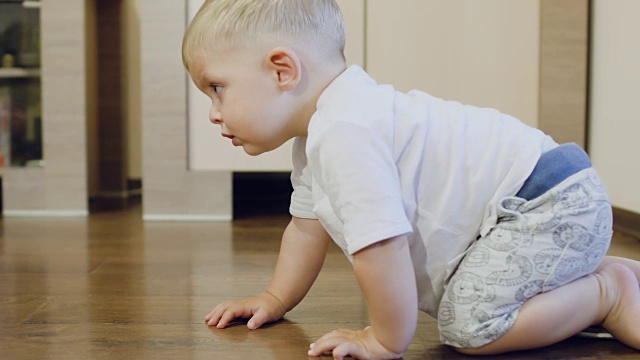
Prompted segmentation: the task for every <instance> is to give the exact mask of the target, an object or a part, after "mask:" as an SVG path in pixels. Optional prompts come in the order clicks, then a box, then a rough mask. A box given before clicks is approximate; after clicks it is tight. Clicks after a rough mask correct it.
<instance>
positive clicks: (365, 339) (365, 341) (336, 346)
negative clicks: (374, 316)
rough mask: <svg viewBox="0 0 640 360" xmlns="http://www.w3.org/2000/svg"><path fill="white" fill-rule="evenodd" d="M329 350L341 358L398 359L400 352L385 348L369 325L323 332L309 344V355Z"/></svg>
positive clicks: (335, 357)
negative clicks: (361, 328)
mask: <svg viewBox="0 0 640 360" xmlns="http://www.w3.org/2000/svg"><path fill="white" fill-rule="evenodd" d="M328 351H331V352H332V353H333V358H334V359H338V360H342V359H344V358H345V357H346V356H349V355H351V357H353V358H356V359H371V360H388V359H399V358H401V357H402V354H394V353H392V352H390V351H389V350H387V349H386V348H385V347H384V346H382V344H380V342H378V340H377V339H376V337H375V336H374V333H373V328H372V327H371V326H369V327H367V328H366V329H364V330H358V331H354V330H345V329H340V330H335V331H332V332H330V333H328V334H325V335H324V336H322V337H321V338H320V339H318V340H317V341H316V342H315V343H313V344H311V350H309V356H321V355H322V354H323V353H325V352H328Z"/></svg>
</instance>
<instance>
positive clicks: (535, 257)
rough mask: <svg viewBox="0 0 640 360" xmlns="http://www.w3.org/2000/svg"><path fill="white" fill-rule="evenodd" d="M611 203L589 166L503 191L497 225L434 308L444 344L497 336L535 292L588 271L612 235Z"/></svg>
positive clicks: (470, 343)
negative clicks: (527, 194) (547, 183)
mask: <svg viewBox="0 0 640 360" xmlns="http://www.w3.org/2000/svg"><path fill="white" fill-rule="evenodd" d="M612 222H613V217H612V212H611V203H610V201H609V198H608V196H607V191H606V188H605V186H604V184H603V183H602V182H601V180H600V177H599V176H598V175H597V173H596V172H595V170H594V169H593V168H588V169H585V170H582V171H580V172H578V173H576V174H574V175H571V176H570V177H568V178H567V179H565V180H564V181H562V182H561V183H560V184H558V185H556V186H555V187H553V188H552V189H550V190H548V191H547V192H545V193H544V194H542V195H541V196H539V197H537V198H535V199H532V200H530V201H527V200H525V199H522V198H519V197H506V198H504V199H502V200H501V201H500V204H499V206H498V224H497V225H496V226H495V227H494V228H493V229H492V230H491V232H489V234H487V236H485V237H482V238H480V239H478V241H476V242H475V243H474V244H473V245H472V246H470V247H469V249H468V250H467V253H466V255H465V257H464V259H463V260H462V262H461V263H460V265H459V267H458V269H457V270H456V272H455V274H454V275H453V277H452V278H451V280H450V282H449V284H448V285H447V289H446V292H445V294H444V297H443V298H442V301H441V303H440V308H439V312H438V328H439V331H440V339H441V341H442V342H443V343H445V344H447V345H451V346H454V347H458V348H476V347H480V346H483V345H485V344H488V343H490V342H491V341H493V340H495V339H497V338H499V337H500V336H502V335H504V334H505V333H506V332H507V331H509V329H511V327H512V326H513V324H514V323H515V321H516V318H517V317H518V312H519V310H520V307H521V306H522V304H523V303H524V302H525V301H527V300H528V299H530V298H531V297H533V296H535V295H536V294H539V293H542V292H547V291H550V290H553V289H555V288H557V287H559V286H562V285H564V284H567V283H569V282H571V281H574V280H576V279H579V278H581V277H583V276H586V275H589V274H592V273H593V272H594V271H595V270H596V268H597V267H598V265H600V262H601V261H602V259H603V257H604V256H605V254H606V252H607V249H608V248H609V243H610V241H611V235H612Z"/></svg>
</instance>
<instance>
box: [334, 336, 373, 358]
mask: <svg viewBox="0 0 640 360" xmlns="http://www.w3.org/2000/svg"><path fill="white" fill-rule="evenodd" d="M349 355H351V357H353V358H355V359H365V358H367V357H368V356H367V353H366V351H365V350H364V348H363V347H362V346H361V345H360V344H358V343H354V342H351V341H349V342H344V343H342V344H340V345H338V346H336V347H335V348H334V349H333V358H334V359H337V360H342V359H344V358H345V357H347V356H349Z"/></svg>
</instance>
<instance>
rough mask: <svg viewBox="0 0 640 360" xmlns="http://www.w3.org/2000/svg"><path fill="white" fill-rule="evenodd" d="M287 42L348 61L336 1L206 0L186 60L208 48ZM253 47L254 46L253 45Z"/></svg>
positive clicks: (187, 42) (190, 33) (188, 36)
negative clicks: (336, 55)
mask: <svg viewBox="0 0 640 360" xmlns="http://www.w3.org/2000/svg"><path fill="white" fill-rule="evenodd" d="M265 41H271V42H277V41H287V42H290V43H294V44H297V45H305V46H307V47H308V46H312V47H313V48H315V49H316V50H318V52H319V53H321V54H327V53H328V54H329V55H335V54H338V55H339V56H341V57H342V59H343V60H344V45H345V32H344V20H343V18H342V13H341V12H340V8H339V7H338V5H337V4H336V3H335V0H206V1H205V3H204V4H203V5H202V7H201V8H200V10H198V13H197V14H196V16H195V17H194V18H193V20H192V21H191V24H189V27H188V28H187V31H186V33H185V35H184V39H183V42H182V61H183V63H184V66H185V67H186V68H187V70H188V69H189V66H190V64H191V63H192V61H193V57H194V56H195V55H197V54H199V53H202V52H203V51H207V50H208V49H216V48H222V47H233V46H247V45H252V44H255V43H260V42H265ZM252 42H253V43H252Z"/></svg>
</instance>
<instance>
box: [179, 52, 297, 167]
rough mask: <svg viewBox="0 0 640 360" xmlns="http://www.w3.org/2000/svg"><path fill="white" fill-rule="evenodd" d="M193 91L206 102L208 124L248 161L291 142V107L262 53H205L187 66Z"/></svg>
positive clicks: (292, 118) (293, 135)
mask: <svg viewBox="0 0 640 360" xmlns="http://www.w3.org/2000/svg"><path fill="white" fill-rule="evenodd" d="M190 72H191V77H192V79H193V82H194V83H195V85H196V86H197V87H198V89H200V91H202V92H203V93H204V94H206V95H207V96H208V97H209V98H210V99H211V109H210V111H209V120H210V121H211V122H212V123H214V124H218V125H220V126H221V128H222V136H224V137H227V138H229V139H231V141H232V143H233V145H234V146H242V147H243V149H244V151H245V152H246V153H248V154H249V155H259V154H262V153H264V152H267V151H271V150H274V149H276V148H277V147H279V146H280V145H282V144H284V143H285V142H286V141H287V140H289V139H291V138H292V137H295V136H296V135H297V134H295V133H294V128H295V125H294V121H295V120H294V118H295V116H294V111H295V110H294V109H295V103H294V102H293V98H294V97H292V96H288V95H289V94H287V91H283V90H282V89H280V88H279V87H278V84H277V81H276V79H277V75H276V76H274V75H273V73H272V71H271V70H270V69H269V67H268V66H266V65H265V59H264V55H263V53H262V52H259V51H258V50H256V49H247V50H239V49H236V50H224V51H217V50H216V51H208V52H206V53H204V54H203V55H201V56H197V57H195V58H194V60H193V64H191V66H190Z"/></svg>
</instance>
